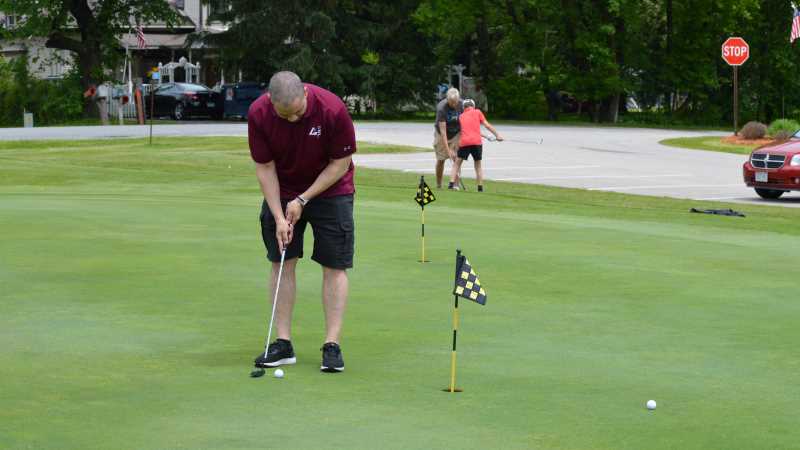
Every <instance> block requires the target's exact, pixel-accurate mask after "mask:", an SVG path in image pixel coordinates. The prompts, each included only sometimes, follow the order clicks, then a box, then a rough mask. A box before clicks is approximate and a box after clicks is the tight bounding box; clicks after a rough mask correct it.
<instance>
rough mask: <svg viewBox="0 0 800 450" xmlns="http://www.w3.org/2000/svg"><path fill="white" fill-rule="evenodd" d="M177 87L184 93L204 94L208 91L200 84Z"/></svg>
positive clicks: (186, 84)
mask: <svg viewBox="0 0 800 450" xmlns="http://www.w3.org/2000/svg"><path fill="white" fill-rule="evenodd" d="M179 86H180V87H181V90H184V91H194V92H204V91H207V90H208V88H207V87H205V86H203V85H200V84H191V83H181V84H179Z"/></svg>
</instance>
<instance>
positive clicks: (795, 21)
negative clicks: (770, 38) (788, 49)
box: [789, 3, 800, 44]
mask: <svg viewBox="0 0 800 450" xmlns="http://www.w3.org/2000/svg"><path fill="white" fill-rule="evenodd" d="M792 9H793V10H794V14H793V15H792V35H791V36H789V43H790V44H791V43H792V42H794V40H795V39H797V38H800V11H798V9H797V6H795V4H794V3H792Z"/></svg>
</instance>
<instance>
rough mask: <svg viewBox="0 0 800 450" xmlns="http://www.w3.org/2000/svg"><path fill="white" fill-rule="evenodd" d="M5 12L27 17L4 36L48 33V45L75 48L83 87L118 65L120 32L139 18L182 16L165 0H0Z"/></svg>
mask: <svg viewBox="0 0 800 450" xmlns="http://www.w3.org/2000/svg"><path fill="white" fill-rule="evenodd" d="M0 11H4V12H6V13H9V14H16V15H19V16H21V17H22V18H23V19H22V20H21V21H20V23H19V25H18V26H17V27H16V28H14V29H13V30H10V31H8V32H6V33H5V36H4V37H6V38H11V39H14V38H28V37H32V36H36V37H44V38H46V39H47V41H46V44H45V45H46V46H47V47H49V48H55V49H61V50H69V51H70V52H72V54H73V55H74V56H75V58H76V62H77V67H78V71H79V73H80V79H81V85H82V87H83V88H84V89H88V88H89V87H90V86H92V85H95V84H97V83H99V82H101V81H104V80H105V79H106V76H107V75H106V74H107V70H108V69H112V68H114V67H115V65H116V63H117V62H118V61H119V52H118V49H119V43H118V38H119V36H120V35H121V34H123V33H126V32H128V31H129V30H130V28H131V27H132V26H134V25H136V24H140V23H149V22H164V23H166V24H167V26H171V25H172V24H174V23H176V21H177V20H178V15H177V13H176V12H175V10H174V9H173V8H172V7H171V6H170V5H169V3H167V2H166V1H162V0H100V1H92V0H50V1H41V0H0ZM91 107H92V104H87V105H86V109H85V111H86V112H89V109H90V108H91Z"/></svg>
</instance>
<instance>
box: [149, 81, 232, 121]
mask: <svg viewBox="0 0 800 450" xmlns="http://www.w3.org/2000/svg"><path fill="white" fill-rule="evenodd" d="M144 103H145V111H147V116H148V117H150V98H149V96H147V97H145V99H144ZM153 103H154V107H153V109H154V111H155V117H164V116H170V117H172V118H173V119H175V120H184V119H188V118H190V117H210V118H212V119H221V118H222V96H221V94H220V93H219V92H214V91H212V90H211V89H209V88H207V87H205V86H203V85H201V84H192V83H164V84H162V85H159V86H157V87H156V90H155V96H154V98H153Z"/></svg>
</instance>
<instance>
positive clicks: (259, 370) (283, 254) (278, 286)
mask: <svg viewBox="0 0 800 450" xmlns="http://www.w3.org/2000/svg"><path fill="white" fill-rule="evenodd" d="M285 259H286V247H284V248H283V250H282V251H281V265H280V267H279V268H278V282H277V283H275V296H274V297H273V298H272V314H270V317H269V329H268V331H267V342H266V344H265V345H264V357H266V356H267V352H268V351H269V343H270V340H271V339H272V324H273V323H274V322H275V306H276V305H277V303H278V292H280V290H281V278H283V262H284V261H285ZM262 375H264V369H263V368H261V367H257V368H256V370H254V371H252V372H250V376H251V377H253V378H258V377H260V376H262Z"/></svg>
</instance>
